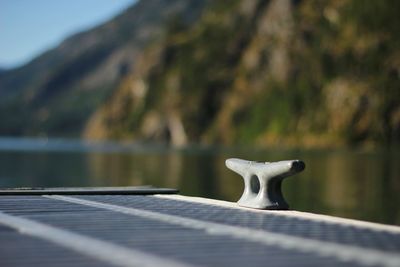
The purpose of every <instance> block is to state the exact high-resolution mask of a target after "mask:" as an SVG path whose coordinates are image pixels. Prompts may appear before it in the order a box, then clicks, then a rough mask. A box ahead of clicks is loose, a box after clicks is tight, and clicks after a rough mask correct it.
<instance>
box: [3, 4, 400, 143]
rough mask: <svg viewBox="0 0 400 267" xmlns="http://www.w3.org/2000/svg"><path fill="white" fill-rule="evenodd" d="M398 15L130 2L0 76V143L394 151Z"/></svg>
mask: <svg viewBox="0 0 400 267" xmlns="http://www.w3.org/2000/svg"><path fill="white" fill-rule="evenodd" d="M399 3H400V2H398V1H395V0H384V1H376V2H368V3H366V2H365V1H362V0H340V1H336V0H335V1H333V0H332V1H322V2H321V1H317V0H311V1H294V0H270V1H264V0H258V1H257V0H255V1H246V0H234V1H222V0H221V1H218V0H217V1H209V2H206V1H196V0H193V1H184V0H181V1H180V0H171V1H161V0H146V1H141V2H139V3H138V4H137V5H136V6H134V7H133V8H131V9H130V10H128V11H127V12H125V13H124V14H122V15H121V16H119V17H117V18H116V19H114V20H113V21H111V22H109V23H106V24H105V25H103V26H101V27H99V28H97V29H94V30H92V31H89V32H87V33H82V34H79V35H77V36H74V37H72V38H70V39H68V40H67V41H66V42H64V43H63V44H62V45H61V46H60V47H58V48H56V49H55V50H53V51H50V52H48V53H47V54H45V55H43V56H42V57H40V58H38V59H36V60H35V61H33V62H32V63H30V64H29V65H28V66H26V67H23V68H21V69H18V70H14V71H13V72H5V73H0V95H2V99H3V100H2V101H4V102H3V104H1V107H0V115H1V118H0V119H1V120H2V123H1V127H0V131H1V132H2V133H3V134H4V133H7V134H8V133H22V134H31V133H33V134H37V133H38V132H44V133H47V134H58V133H63V134H65V133H66V132H67V133H68V132H70V133H72V134H79V133H82V134H83V136H85V137H86V138H91V139H128V140H139V141H155V142H167V143H171V144H174V145H184V144H188V143H208V144H213V143H224V144H263V145H271V144H272V145H275V146H276V145H281V144H283V145H294V146H298V145H306V146H330V145H338V144H339V145H370V144H372V145H374V144H383V143H396V142H399V141H400V78H399V77H400V53H399V47H400V36H399V35H398V29H399V28H400V21H399V19H398V15H397V12H396V10H399V9H400V6H399V5H400V4H399ZM45 68H48V69H47V70H46V71H43V69H45ZM10 88H12V90H11V89H10ZM3 96H4V97H3ZM4 99H6V100H7V101H5V100H4ZM4 103H6V104H4ZM26 111H29V112H30V113H29V115H28V116H26ZM10 112H11V113H10ZM9 114H13V116H17V118H20V119H18V120H10V116H9ZM6 120H9V121H8V122H7V121H6ZM4 121H6V122H4ZM16 122H17V123H16ZM13 123H14V124H15V125H14V124H13ZM10 125H11V126H10Z"/></svg>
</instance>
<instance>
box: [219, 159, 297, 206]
mask: <svg viewBox="0 0 400 267" xmlns="http://www.w3.org/2000/svg"><path fill="white" fill-rule="evenodd" d="M225 164H226V166H227V167H228V168H229V169H231V170H232V171H234V172H236V173H238V174H240V175H241V176H242V177H243V180H244V192H243V194H242V197H241V198H240V199H239V201H238V202H237V203H238V204H239V205H240V206H243V207H248V208H255V209H274V210H277V209H278V210H282V209H288V208H289V205H288V204H287V203H286V201H285V199H284V198H283V195H282V190H281V185H282V180H283V179H284V178H286V177H288V176H290V175H293V174H296V173H298V172H301V171H302V170H304V168H305V164H304V162H303V161H300V160H285V161H278V162H256V161H248V160H242V159H235V158H232V159H227V160H226V161H225Z"/></svg>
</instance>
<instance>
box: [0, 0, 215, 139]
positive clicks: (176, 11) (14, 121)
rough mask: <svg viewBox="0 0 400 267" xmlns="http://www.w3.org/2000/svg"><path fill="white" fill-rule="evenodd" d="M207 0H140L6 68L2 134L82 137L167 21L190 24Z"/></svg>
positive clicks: (1, 88) (0, 77) (0, 93)
mask: <svg viewBox="0 0 400 267" xmlns="http://www.w3.org/2000/svg"><path fill="white" fill-rule="evenodd" d="M206 3H207V2H206V1H195V0H189V1H187V0H168V1H162V0H146V1H139V2H138V3H137V4H135V5H133V6H132V7H130V8H129V9H127V10H126V11H125V12H123V13H122V14H121V15H119V16H117V17H115V18H114V19H112V20H111V21H109V22H107V23H105V24H103V25H100V26H99V27H96V28H94V29H91V30H88V31H85V32H81V33H78V34H76V35H74V36H71V37H70V38H68V39H66V40H65V41H64V42H62V43H61V44H60V45H59V46H58V47H56V48H54V49H52V50H50V51H47V52H45V53H44V54H42V55H40V56H39V57H37V58H35V59H34V60H32V61H31V62H30V63H28V64H26V65H24V66H22V67H20V68H18V69H13V70H9V71H4V72H1V73H0V121H1V123H0V134H2V135H39V134H46V135H67V136H71V135H72V136H79V133H80V131H81V130H82V128H83V126H84V125H85V123H86V121H87V119H88V116H89V115H90V114H91V113H92V112H93V111H94V110H95V109H96V108H97V107H98V106H99V105H100V104H101V103H103V101H104V100H105V99H106V98H107V97H108V96H109V95H110V93H111V92H112V91H113V89H114V88H115V87H116V86H117V85H118V83H119V82H120V80H121V78H122V77H124V75H125V74H126V73H127V72H129V71H130V70H131V69H133V68H134V66H135V62H136V58H137V57H138V55H140V54H141V51H142V49H143V48H144V47H146V46H147V45H148V44H149V43H150V42H152V41H156V40H157V39H159V38H162V35H163V32H164V28H165V26H164V25H165V24H167V23H169V20H171V19H173V18H174V17H180V19H181V20H182V21H184V23H186V24H190V23H192V22H193V21H194V20H196V18H197V17H198V16H199V15H200V13H201V11H202V8H203V7H204V6H205V4H206Z"/></svg>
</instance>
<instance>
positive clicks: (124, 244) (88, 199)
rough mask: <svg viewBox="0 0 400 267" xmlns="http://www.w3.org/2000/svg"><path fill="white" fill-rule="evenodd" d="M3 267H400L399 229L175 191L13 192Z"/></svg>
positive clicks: (1, 217)
mask: <svg viewBox="0 0 400 267" xmlns="http://www.w3.org/2000/svg"><path fill="white" fill-rule="evenodd" d="M163 193H173V192H168V191H166V192H163ZM0 266H240V267H243V266H400V227H396V226H386V225H380V224H374V223H367V222H360V221H355V220H348V219H341V218H336V217H331V216H324V215H316V214H310V213H303V212H297V211H265V210H254V209H248V208H242V207H238V206H237V205H236V203H230V202H224V201H218V200H210V199H203V198H193V197H185V196H181V195H175V194H168V195H166V194H162V195H161V194H155V195H140V194H139V195H138V194H136V195H123V194H101V195H89V194H75V195H60V194H51V195H50V194H48V192H47V194H42V195H41V194H39V195H10V194H9V195H0Z"/></svg>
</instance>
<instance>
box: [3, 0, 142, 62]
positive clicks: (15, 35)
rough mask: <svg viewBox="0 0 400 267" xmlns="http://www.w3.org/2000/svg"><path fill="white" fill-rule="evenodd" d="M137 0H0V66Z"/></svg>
mask: <svg viewBox="0 0 400 267" xmlns="http://www.w3.org/2000/svg"><path fill="white" fill-rule="evenodd" d="M134 2H136V0H0V67H1V68H12V67H17V66H19V65H22V64H24V63H26V62H28V61H29V60H31V59H32V58H34V57H35V56H37V55H39V54H40V53H42V52H44V51H46V50H47V49H49V48H51V47H54V46H56V45H57V44H59V43H60V42H61V41H62V40H63V39H65V38H66V37H67V36H69V35H71V34H73V33H76V32H78V31H82V30H86V29H89V28H91V27H94V26H96V25H98V24H100V23H102V22H105V21H107V20H108V19H110V18H112V17H114V16H115V15H117V14H118V13H120V12H121V11H122V10H124V9H126V8H127V7H129V6H130V5H132V4H133V3H134Z"/></svg>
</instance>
